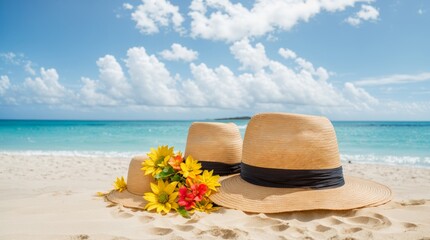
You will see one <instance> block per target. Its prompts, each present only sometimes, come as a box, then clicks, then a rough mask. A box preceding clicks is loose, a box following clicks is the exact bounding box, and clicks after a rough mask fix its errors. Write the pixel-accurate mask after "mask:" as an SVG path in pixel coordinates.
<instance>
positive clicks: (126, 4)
mask: <svg viewBox="0 0 430 240" xmlns="http://www.w3.org/2000/svg"><path fill="white" fill-rule="evenodd" d="M122 7H123V8H124V9H126V10H132V9H133V5H131V4H130V3H124V4H122Z"/></svg>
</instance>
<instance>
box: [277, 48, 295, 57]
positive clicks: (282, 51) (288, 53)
mask: <svg viewBox="0 0 430 240" xmlns="http://www.w3.org/2000/svg"><path fill="white" fill-rule="evenodd" d="M278 53H279V55H281V56H282V57H283V58H285V59H290V58H291V59H296V58H297V55H296V53H295V52H293V51H291V50H290V49H284V48H280V49H279V51H278Z"/></svg>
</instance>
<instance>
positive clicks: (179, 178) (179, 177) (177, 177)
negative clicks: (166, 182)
mask: <svg viewBox="0 0 430 240" xmlns="http://www.w3.org/2000/svg"><path fill="white" fill-rule="evenodd" d="M181 179H182V177H181V176H180V175H179V174H175V175H173V177H171V178H170V180H171V181H172V182H180V181H181Z"/></svg>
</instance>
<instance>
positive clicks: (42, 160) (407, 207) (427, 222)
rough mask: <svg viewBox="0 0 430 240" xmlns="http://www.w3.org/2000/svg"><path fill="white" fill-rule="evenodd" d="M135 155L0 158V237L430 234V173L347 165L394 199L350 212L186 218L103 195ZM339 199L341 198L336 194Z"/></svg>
mask: <svg viewBox="0 0 430 240" xmlns="http://www.w3.org/2000/svg"><path fill="white" fill-rule="evenodd" d="M130 159H131V158H128V157H113V158H105V157H78V156H68V157H59V156H24V155H4V154H0V162H1V164H2V167H1V169H0V172H1V174H0V192H1V193H2V194H1V195H0V214H1V216H2V218H1V219H0V224H1V225H2V226H5V227H3V228H0V239H117V240H118V239H159V238H163V239H189V238H195V239H219V238H228V239H261V238H267V239H285V238H287V239H304V238H308V239H330V238H332V239H345V238H355V239H363V238H366V239H369V238H370V239H372V238H374V239H422V238H425V237H428V236H430V216H428V213H429V212H430V192H429V191H428V189H429V187H430V169H427V168H416V167H406V166H388V165H380V164H372V165H369V164H359V163H354V162H353V163H351V164H348V163H343V167H344V173H345V175H351V176H356V177H361V178H366V179H369V180H374V181H377V182H379V183H382V184H385V185H388V186H389V187H390V188H391V189H392V191H393V200H392V201H391V202H390V203H388V204H385V205H382V206H378V207H370V208H363V209H357V210H350V211H308V212H292V213H279V214H247V213H244V212H242V211H237V210H232V209H226V208H221V210H219V211H218V212H216V213H212V214H210V215H207V214H204V213H198V214H195V215H194V216H193V217H192V218H191V219H184V218H182V217H180V216H178V215H177V214H168V215H167V216H161V215H157V214H155V213H148V212H143V211H134V210H132V209H127V208H123V207H121V206H118V205H113V204H110V203H109V202H105V201H104V200H103V198H100V197H97V196H96V192H99V191H101V192H107V191H109V190H111V189H112V183H113V181H114V179H115V178H116V177H120V176H124V177H125V178H126V176H127V171H128V164H129V161H130ZM334 197H335V196H334Z"/></svg>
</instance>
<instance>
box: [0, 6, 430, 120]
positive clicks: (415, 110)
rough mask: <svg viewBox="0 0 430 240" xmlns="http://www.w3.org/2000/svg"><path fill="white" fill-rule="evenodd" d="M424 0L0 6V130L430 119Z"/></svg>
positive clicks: (429, 20) (429, 12)
mask: <svg viewBox="0 0 430 240" xmlns="http://www.w3.org/2000/svg"><path fill="white" fill-rule="evenodd" d="M428 26H430V2H429V1H425V0H422V1H406V0H404V1H356V0H345V1H337V0H332V1H330V0H326V1H307V2H303V1H281V0H271V1H269V0H259V1H255V2H254V1H232V0H211V1H205V0H193V1H180V0H171V1H168V0H143V1H137V0H136V1H135V0H130V1H120V0H92V1H84V0H73V1H72V0H65V1H54V0H43V1H42V0H33V1H24V0H2V1H0V118H3V119H206V118H216V117H229V116H242V115H253V114H255V113H258V112H267V111H277V112H278V111H281V112H295V113H304V114H315V115H325V116H328V117H329V118H330V119H333V120H430V44H429V43H428V42H429V39H430V30H429V29H430V28H429V27H428Z"/></svg>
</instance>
